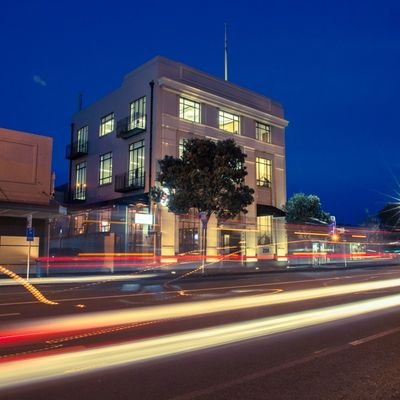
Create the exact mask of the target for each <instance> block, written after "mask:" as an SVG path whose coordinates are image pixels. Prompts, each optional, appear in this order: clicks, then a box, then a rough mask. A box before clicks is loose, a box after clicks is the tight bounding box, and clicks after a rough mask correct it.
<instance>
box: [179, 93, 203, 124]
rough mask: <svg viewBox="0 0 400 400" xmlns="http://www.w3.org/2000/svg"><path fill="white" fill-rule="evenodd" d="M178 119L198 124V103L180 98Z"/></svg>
mask: <svg viewBox="0 0 400 400" xmlns="http://www.w3.org/2000/svg"><path fill="white" fill-rule="evenodd" d="M179 118H181V119H185V120H186V121H192V122H197V123H199V122H200V103H197V102H195V101H193V100H189V99H185V98H184V97H181V98H180V99H179Z"/></svg>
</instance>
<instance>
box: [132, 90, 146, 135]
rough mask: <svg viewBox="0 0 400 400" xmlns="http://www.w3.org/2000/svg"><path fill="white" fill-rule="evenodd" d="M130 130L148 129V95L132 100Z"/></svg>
mask: <svg viewBox="0 0 400 400" xmlns="http://www.w3.org/2000/svg"><path fill="white" fill-rule="evenodd" d="M129 112H130V114H129V130H134V129H141V130H146V123H147V115H146V96H143V97H140V98H139V99H136V100H134V101H132V102H131V103H130V105H129Z"/></svg>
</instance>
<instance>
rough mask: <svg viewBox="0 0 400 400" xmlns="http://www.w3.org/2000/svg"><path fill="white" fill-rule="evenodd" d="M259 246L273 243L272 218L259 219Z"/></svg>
mask: <svg viewBox="0 0 400 400" xmlns="http://www.w3.org/2000/svg"><path fill="white" fill-rule="evenodd" d="M257 231H258V233H257V244H258V245H259V246H265V245H268V244H271V243H272V216H271V215H265V216H262V217H257Z"/></svg>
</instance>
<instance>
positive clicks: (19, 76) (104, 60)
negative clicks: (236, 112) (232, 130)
mask: <svg viewBox="0 0 400 400" xmlns="http://www.w3.org/2000/svg"><path fill="white" fill-rule="evenodd" d="M399 18H400V2H398V1H395V0H381V1H379V2H377V1H370V0H365V1H355V0H347V1H342V0H337V1H323V0H319V1H307V0H304V1H296V0H280V1H252V0H249V1H247V2H241V3H238V4H237V5H236V4H234V3H233V2H230V1H216V0H215V1H209V0H205V1H202V2H189V1H187V0H186V1H170V2H167V1H158V0H156V1H152V2H150V1H148V2H133V1H120V0H115V1H113V2H106V1H102V0H99V1H85V0H81V1H76V0H70V1H68V2H67V1H59V2H56V1H43V0H37V1H35V2H32V1H18V0H3V1H2V9H1V13H0V45H1V54H2V57H1V59H0V93H1V95H0V110H1V111H0V126H2V127H6V128H10V129H16V130H24V131H28V132H33V133H39V134H44V135H49V136H52V137H53V138H54V154H53V158H54V161H53V168H54V170H55V172H56V174H57V184H61V183H63V182H65V181H66V180H67V173H68V163H67V161H66V160H65V158H64V155H65V147H66V145H67V144H68V142H69V135H70V132H69V124H70V121H71V116H72V114H73V113H74V112H75V111H76V109H77V98H78V93H80V92H82V93H83V96H84V104H89V103H91V102H93V101H95V100H96V99H98V98H99V97H101V96H103V95H104V94H106V93H108V92H109V91H111V90H113V89H115V88H116V87H118V86H119V85H120V83H121V81H122V78H123V76H124V75H125V74H126V73H128V72H129V71H131V70H133V69H134V68H135V67H137V66H139V65H140V64H142V63H143V62H145V61H147V60H149V59H150V58H152V57H154V56H155V55H163V56H165V57H169V58H172V59H174V60H177V61H181V62H184V63H187V64H189V65H191V66H193V67H196V68H198V69H201V70H204V71H206V72H208V73H210V74H213V75H216V76H220V77H223V68H224V64H223V55H224V54H223V35H224V22H226V23H227V24H228V40H229V43H228V45H229V79H230V80H231V81H232V82H233V83H236V84H238V85H241V86H243V87H246V88H249V89H251V90H254V91H256V92H260V93H262V94H264V95H266V96H269V97H272V98H273V99H275V100H277V101H279V102H281V103H282V104H283V106H284V108H285V115H286V118H287V119H288V120H289V121H290V124H289V127H288V129H287V134H286V145H287V188H288V195H289V196H290V195H292V194H293V193H296V192H300V191H301V192H305V193H307V194H308V193H312V194H316V195H318V196H319V197H320V198H321V201H322V205H323V208H324V209H325V210H326V211H328V212H330V213H331V214H333V215H336V217H337V219H338V221H340V222H343V223H353V224H357V223H360V222H362V220H363V218H364V215H365V209H368V210H369V212H370V213H371V214H374V213H375V212H377V211H378V210H379V209H380V208H382V207H383V206H384V204H385V203H386V202H388V201H391V200H392V197H391V196H396V192H398V191H400V188H399V185H398V184H397V181H398V180H400V175H399V173H400V160H399V158H398V146H399V142H400V139H399V134H398V115H399V111H398V110H399V93H400V78H399V71H400V24H399V23H398V21H399Z"/></svg>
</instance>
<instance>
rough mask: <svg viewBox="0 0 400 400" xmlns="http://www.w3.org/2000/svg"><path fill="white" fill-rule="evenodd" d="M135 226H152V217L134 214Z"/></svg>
mask: <svg viewBox="0 0 400 400" xmlns="http://www.w3.org/2000/svg"><path fill="white" fill-rule="evenodd" d="M135 224H142V225H152V224H153V215H151V214H140V213H137V214H135Z"/></svg>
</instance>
